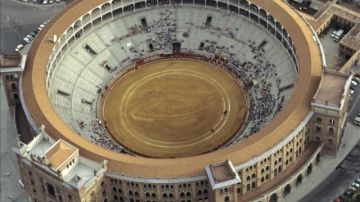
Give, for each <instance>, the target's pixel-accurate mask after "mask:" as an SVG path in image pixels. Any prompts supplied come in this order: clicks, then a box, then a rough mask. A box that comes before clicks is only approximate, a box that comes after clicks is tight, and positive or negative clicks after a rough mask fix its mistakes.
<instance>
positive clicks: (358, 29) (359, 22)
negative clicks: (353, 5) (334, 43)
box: [307, 2, 360, 51]
mask: <svg viewBox="0 0 360 202" xmlns="http://www.w3.org/2000/svg"><path fill="white" fill-rule="evenodd" d="M335 16H338V17H339V18H341V19H344V20H345V21H347V22H349V23H350V25H351V26H353V28H352V29H351V30H350V31H349V33H348V34H347V35H345V36H344V38H343V39H342V40H341V42H340V43H341V44H342V45H344V46H347V47H349V48H351V49H353V50H354V51H357V50H360V13H357V12H355V11H353V10H350V9H348V8H345V7H343V6H340V5H337V4H334V3H331V2H327V3H326V4H325V5H324V6H323V7H322V8H321V9H320V10H319V11H318V12H317V13H316V14H315V15H314V16H313V18H311V17H309V16H307V18H308V21H309V23H310V24H311V26H312V27H313V28H314V29H315V31H316V32H317V33H318V34H319V32H320V31H321V30H322V26H323V25H324V24H328V22H329V21H330V20H332V19H333V18H334V17H335Z"/></svg>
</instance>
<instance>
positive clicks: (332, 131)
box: [329, 127, 335, 135]
mask: <svg viewBox="0 0 360 202" xmlns="http://www.w3.org/2000/svg"><path fill="white" fill-rule="evenodd" d="M334 132H335V130H334V128H333V127H329V134H331V135H333V134H334Z"/></svg>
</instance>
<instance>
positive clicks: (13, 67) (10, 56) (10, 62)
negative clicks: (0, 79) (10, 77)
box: [0, 53, 26, 73]
mask: <svg viewBox="0 0 360 202" xmlns="http://www.w3.org/2000/svg"><path fill="white" fill-rule="evenodd" d="M25 61H26V55H25V56H23V55H21V54H20V53H5V54H3V55H1V58H0V73H6V72H14V71H22V70H23V67H24V66H25Z"/></svg>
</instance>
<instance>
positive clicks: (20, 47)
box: [15, 44, 24, 52]
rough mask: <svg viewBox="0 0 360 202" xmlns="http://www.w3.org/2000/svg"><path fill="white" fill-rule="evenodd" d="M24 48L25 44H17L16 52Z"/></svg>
mask: <svg viewBox="0 0 360 202" xmlns="http://www.w3.org/2000/svg"><path fill="white" fill-rule="evenodd" d="M23 48H24V44H19V45H17V46H16V48H15V52H19V51H21V50H22V49H23Z"/></svg>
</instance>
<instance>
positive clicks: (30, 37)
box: [26, 34, 34, 41]
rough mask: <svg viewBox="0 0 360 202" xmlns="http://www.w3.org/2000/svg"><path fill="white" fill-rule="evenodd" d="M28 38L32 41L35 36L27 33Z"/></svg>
mask: <svg viewBox="0 0 360 202" xmlns="http://www.w3.org/2000/svg"><path fill="white" fill-rule="evenodd" d="M26 38H28V39H30V41H32V40H33V39H34V37H33V36H31V35H30V34H28V35H26Z"/></svg>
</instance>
